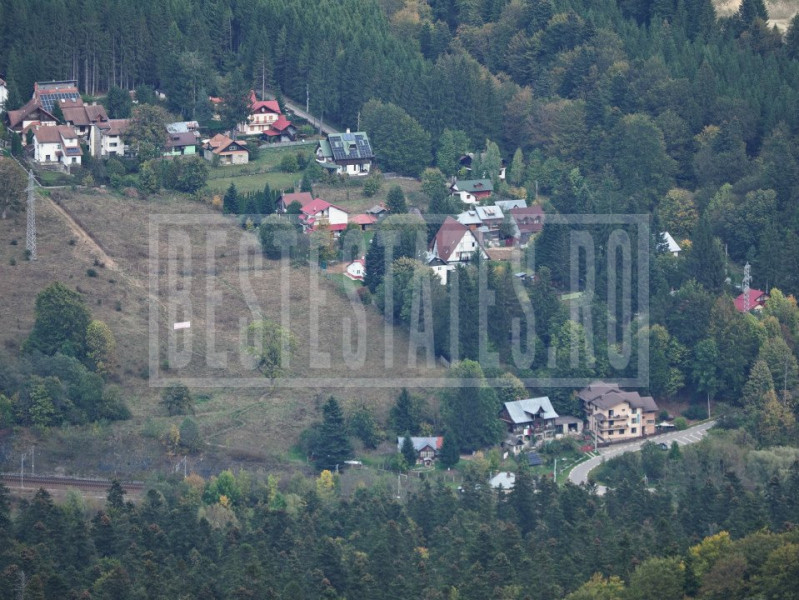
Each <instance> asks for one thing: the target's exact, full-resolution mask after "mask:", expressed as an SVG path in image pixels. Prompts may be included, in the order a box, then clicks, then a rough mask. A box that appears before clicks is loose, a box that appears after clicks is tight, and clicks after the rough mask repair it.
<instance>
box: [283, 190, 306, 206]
mask: <svg viewBox="0 0 799 600" xmlns="http://www.w3.org/2000/svg"><path fill="white" fill-rule="evenodd" d="M281 200H283V204H284V205H285V207H286V208H288V206H289V204H291V203H292V202H299V203H300V206H305V205H306V204H310V203H311V202H313V196H311V193H310V192H292V193H290V194H283V196H282V197H281Z"/></svg>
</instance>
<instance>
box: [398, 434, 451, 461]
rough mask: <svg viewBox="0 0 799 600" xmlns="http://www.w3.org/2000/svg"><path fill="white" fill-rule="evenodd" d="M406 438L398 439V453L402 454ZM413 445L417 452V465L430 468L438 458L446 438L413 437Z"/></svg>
mask: <svg viewBox="0 0 799 600" xmlns="http://www.w3.org/2000/svg"><path fill="white" fill-rule="evenodd" d="M403 442H405V438H404V437H397V452H402V444H403ZM411 443H412V444H413V449H414V450H415V451H416V464H417V465H424V466H426V467H429V466H430V465H432V464H433V462H434V461H435V460H436V458H437V457H438V453H439V452H440V451H441V447H442V446H443V445H444V438H443V437H441V436H437V437H412V438H411Z"/></svg>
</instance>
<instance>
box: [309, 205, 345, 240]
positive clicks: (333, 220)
mask: <svg viewBox="0 0 799 600" xmlns="http://www.w3.org/2000/svg"><path fill="white" fill-rule="evenodd" d="M299 220H300V224H301V225H302V227H303V230H304V231H305V232H306V233H307V232H309V231H314V230H315V229H316V228H317V227H318V226H319V225H321V224H323V223H324V224H326V225H327V226H328V228H329V229H330V230H331V231H333V232H334V233H341V232H342V231H344V230H345V229H346V228H347V221H348V220H349V214H347V211H345V210H343V209H341V208H339V207H338V206H336V205H334V204H330V202H328V201H326V200H322V199H321V198H315V199H314V200H313V201H312V202H308V203H307V204H305V205H303V207H302V209H301V211H300V218H299Z"/></svg>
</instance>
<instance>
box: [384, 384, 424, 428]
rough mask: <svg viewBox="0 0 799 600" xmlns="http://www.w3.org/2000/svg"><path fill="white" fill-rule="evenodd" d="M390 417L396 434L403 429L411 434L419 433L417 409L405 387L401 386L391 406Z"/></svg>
mask: <svg viewBox="0 0 799 600" xmlns="http://www.w3.org/2000/svg"><path fill="white" fill-rule="evenodd" d="M390 419H391V426H392V427H393V428H394V431H396V432H397V433H398V434H399V433H400V432H403V431H406V432H408V433H410V434H411V435H415V434H417V433H419V421H420V415H419V410H418V407H417V406H416V403H415V402H414V399H413V396H411V394H410V392H408V390H407V389H406V388H402V391H401V392H400V395H399V396H398V397H397V402H396V404H395V405H394V406H393V407H392V408H391V415H390Z"/></svg>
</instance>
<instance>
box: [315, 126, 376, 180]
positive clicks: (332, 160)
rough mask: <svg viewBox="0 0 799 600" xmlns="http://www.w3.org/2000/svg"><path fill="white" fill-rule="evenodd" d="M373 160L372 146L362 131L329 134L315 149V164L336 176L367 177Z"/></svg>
mask: <svg viewBox="0 0 799 600" xmlns="http://www.w3.org/2000/svg"><path fill="white" fill-rule="evenodd" d="M374 158H375V154H374V151H373V150H372V144H371V143H370V142H369V137H368V136H367V135H366V133H364V132H363V131H356V132H355V133H350V130H349V129H347V131H346V133H331V134H330V135H328V136H327V139H326V140H321V141H320V142H319V146H318V147H317V148H316V162H318V163H319V164H320V165H322V166H323V167H324V168H325V169H328V170H330V171H332V172H334V173H336V174H337V175H350V176H363V175H368V174H369V171H370V170H371V168H372V161H373V160H374Z"/></svg>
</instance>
